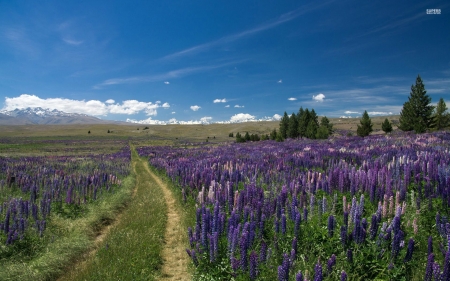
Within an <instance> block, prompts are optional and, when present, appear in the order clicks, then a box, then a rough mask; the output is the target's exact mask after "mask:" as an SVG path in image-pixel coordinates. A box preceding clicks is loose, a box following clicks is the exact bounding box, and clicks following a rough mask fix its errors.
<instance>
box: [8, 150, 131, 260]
mask: <svg viewBox="0 0 450 281" xmlns="http://www.w3.org/2000/svg"><path fill="white" fill-rule="evenodd" d="M130 157H131V155H130V148H129V147H128V146H125V147H123V148H122V149H121V150H120V151H118V152H115V153H111V154H91V155H88V154H85V155H82V156H73V155H71V156H33V157H15V158H12V157H0V244H1V245H2V246H1V247H0V260H3V259H11V258H13V256H14V255H25V256H28V258H31V256H29V255H30V252H32V251H33V249H32V248H35V247H37V246H38V245H37V244H36V243H39V239H40V238H42V237H45V235H46V226H47V225H48V221H49V220H52V215H53V214H54V213H56V214H58V216H62V217H65V218H68V219H76V218H77V217H79V216H82V215H83V212H84V210H85V209H86V206H87V204H89V203H91V202H96V201H99V200H102V197H103V195H104V194H105V193H113V192H114V191H115V190H116V189H117V188H120V185H121V178H123V177H125V176H126V175H128V174H129V173H130V159H131V158H130Z"/></svg>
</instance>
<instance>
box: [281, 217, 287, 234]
mask: <svg viewBox="0 0 450 281" xmlns="http://www.w3.org/2000/svg"><path fill="white" fill-rule="evenodd" d="M281 233H283V235H285V234H286V215H285V214H283V215H281Z"/></svg>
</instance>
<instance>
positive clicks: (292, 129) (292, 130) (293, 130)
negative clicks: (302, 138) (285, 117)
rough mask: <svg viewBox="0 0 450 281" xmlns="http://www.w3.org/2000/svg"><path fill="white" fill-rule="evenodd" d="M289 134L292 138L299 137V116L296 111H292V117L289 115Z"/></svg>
mask: <svg viewBox="0 0 450 281" xmlns="http://www.w3.org/2000/svg"><path fill="white" fill-rule="evenodd" d="M287 136H288V137H289V138H291V139H295V138H297V137H298V122H297V116H296V115H295V114H294V113H292V115H291V117H289V125H288V130H287Z"/></svg>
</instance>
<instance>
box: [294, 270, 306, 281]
mask: <svg viewBox="0 0 450 281" xmlns="http://www.w3.org/2000/svg"><path fill="white" fill-rule="evenodd" d="M295 281H304V280H303V274H302V272H301V271H299V272H297V274H296V275H295Z"/></svg>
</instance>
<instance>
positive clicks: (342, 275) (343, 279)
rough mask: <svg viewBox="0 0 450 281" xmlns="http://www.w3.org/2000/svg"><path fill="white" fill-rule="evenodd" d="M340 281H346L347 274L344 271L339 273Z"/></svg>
mask: <svg viewBox="0 0 450 281" xmlns="http://www.w3.org/2000/svg"><path fill="white" fill-rule="evenodd" d="M341 281H347V273H346V272H345V271H344V270H342V272H341Z"/></svg>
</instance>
